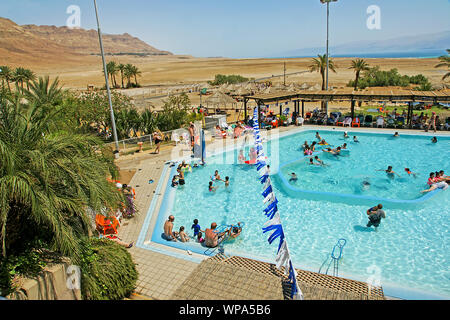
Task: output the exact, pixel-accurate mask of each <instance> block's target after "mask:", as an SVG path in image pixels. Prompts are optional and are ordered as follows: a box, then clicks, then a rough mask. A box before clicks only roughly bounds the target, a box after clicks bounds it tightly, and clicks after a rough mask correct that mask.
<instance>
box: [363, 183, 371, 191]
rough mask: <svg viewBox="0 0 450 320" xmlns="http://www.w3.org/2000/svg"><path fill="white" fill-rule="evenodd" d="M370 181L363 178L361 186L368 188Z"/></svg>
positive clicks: (364, 188)
mask: <svg viewBox="0 0 450 320" xmlns="http://www.w3.org/2000/svg"><path fill="white" fill-rule="evenodd" d="M370 185H371V184H370V182H369V181H367V180H364V181H363V182H361V188H362V189H363V190H364V191H366V190H369V189H370Z"/></svg>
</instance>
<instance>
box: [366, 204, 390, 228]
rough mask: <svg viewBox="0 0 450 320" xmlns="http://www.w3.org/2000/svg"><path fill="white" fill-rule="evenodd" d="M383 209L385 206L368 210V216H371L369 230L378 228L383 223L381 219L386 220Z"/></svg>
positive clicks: (380, 205)
mask: <svg viewBox="0 0 450 320" xmlns="http://www.w3.org/2000/svg"><path fill="white" fill-rule="evenodd" d="M382 208H383V205H382V204H379V205H377V206H375V207H372V208H370V209H369V210H367V215H368V216H369V222H368V223H367V227H368V228H370V227H371V226H374V227H375V228H378V226H379V225H380V223H381V219H385V218H386V213H385V212H384V211H383V210H382Z"/></svg>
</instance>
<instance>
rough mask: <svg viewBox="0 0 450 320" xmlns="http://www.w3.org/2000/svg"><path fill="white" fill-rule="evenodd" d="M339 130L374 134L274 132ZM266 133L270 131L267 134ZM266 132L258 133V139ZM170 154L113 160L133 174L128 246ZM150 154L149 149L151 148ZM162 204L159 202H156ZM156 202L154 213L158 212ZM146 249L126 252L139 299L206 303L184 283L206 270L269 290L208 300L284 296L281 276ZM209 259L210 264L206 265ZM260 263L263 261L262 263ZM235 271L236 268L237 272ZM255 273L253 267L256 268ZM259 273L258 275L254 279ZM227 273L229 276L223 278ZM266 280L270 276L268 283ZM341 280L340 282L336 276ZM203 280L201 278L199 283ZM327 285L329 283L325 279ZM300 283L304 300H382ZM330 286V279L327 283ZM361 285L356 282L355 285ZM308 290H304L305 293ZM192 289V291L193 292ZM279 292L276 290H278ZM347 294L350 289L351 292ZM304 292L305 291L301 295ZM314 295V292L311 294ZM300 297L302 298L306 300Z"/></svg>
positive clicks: (212, 145) (124, 233)
mask: <svg viewBox="0 0 450 320" xmlns="http://www.w3.org/2000/svg"><path fill="white" fill-rule="evenodd" d="M333 128H334V130H338V131H339V130H341V131H344V130H345V131H355V132H357V131H361V132H362V131H367V130H368V129H369V130H373V129H372V128H348V127H347V128H342V127H329V126H309V125H305V126H303V127H294V126H290V127H282V128H280V130H279V132H280V133H283V132H287V131H292V130H298V131H300V130H302V129H303V130H304V129H309V130H330V129H331V130H333ZM376 130H377V132H384V133H393V132H395V131H398V132H400V134H402V133H413V134H418V133H420V134H424V135H429V136H430V139H431V137H432V136H434V135H446V136H448V135H450V132H449V131H438V133H436V134H435V133H433V132H429V133H425V132H423V131H418V130H402V129H386V128H383V129H376ZM269 132H270V131H269ZM265 134H266V132H264V131H263V133H262V135H263V137H264V135H265ZM242 142H243V139H242V138H240V139H238V140H237V141H236V143H242ZM207 144H208V149H209V150H219V148H220V149H222V148H223V146H224V141H222V140H213V141H212V142H208V143H207ZM172 150H173V146H162V147H161V152H160V154H158V155H156V154H151V153H149V152H148V151H147V152H143V153H140V154H139V153H138V154H134V155H127V156H121V158H120V159H118V160H117V161H116V163H117V165H118V167H119V168H120V169H121V170H136V172H135V174H134V176H133V177H132V179H131V181H130V185H131V186H133V187H134V188H135V190H136V201H135V203H136V206H137V209H138V214H137V215H136V216H135V217H134V218H132V219H128V220H127V219H125V220H123V221H122V225H121V227H120V229H119V236H120V237H121V238H122V239H123V240H124V241H127V242H131V241H134V242H135V243H136V241H137V240H138V238H139V235H140V233H141V230H142V227H143V225H144V220H145V218H146V216H147V212H148V210H149V208H150V204H151V202H152V200H153V198H154V196H155V192H156V188H157V185H158V182H159V180H160V179H163V178H166V180H167V177H162V176H161V175H162V172H163V168H164V164H165V162H166V161H169V160H173V159H172ZM152 151H153V150H152ZM149 179H153V180H154V182H153V183H149ZM159 202H161V200H159ZM159 205H160V203H159V204H157V207H156V209H158V206H159ZM148 245H149V248H154V250H148V249H144V248H138V247H136V246H133V248H131V249H129V250H130V253H131V255H132V257H133V260H134V261H135V263H136V264H137V270H138V272H139V278H138V281H137V287H136V294H138V295H139V296H140V297H141V298H143V299H146V298H151V299H162V300H165V299H206V297H211V296H208V295H207V294H206V295H205V293H203V295H202V294H197V295H196V294H194V293H192V292H190V291H189V290H188V288H189V287H190V285H189V283H190V282H191V281H193V280H192V279H197V280H195V281H196V283H198V281H199V280H198V277H199V276H201V277H203V278H204V281H211V279H209V278H208V277H207V275H208V273H207V272H204V270H206V269H208V270H210V272H213V276H214V277H215V278H217V277H219V275H220V277H222V279H223V285H224V286H225V287H226V286H228V283H229V281H234V280H233V277H236V275H239V276H238V277H239V278H240V279H244V278H248V279H249V280H252V281H253V283H259V282H260V281H263V282H264V281H266V282H267V283H269V284H271V283H272V284H275V283H277V284H278V285H271V286H270V288H272V290H271V291H270V292H266V291H267V290H266V289H267V288H266V287H264V288H263V287H261V290H260V291H258V292H259V293H258V292H257V291H254V290H253V289H250V288H251V287H250V286H246V285H245V286H244V287H242V288H243V289H242V288H241V289H242V290H239V289H235V290H231V291H230V290H225V291H223V292H224V294H223V295H217V294H216V295H215V296H212V297H213V298H214V299H229V300H237V299H262V300H263V299H283V297H285V295H286V294H285V292H284V291H283V289H282V287H281V283H282V282H281V278H280V276H279V275H278V279H273V276H268V275H267V274H264V273H262V272H260V271H258V270H251V269H247V270H245V268H244V270H241V269H239V268H241V267H242V266H233V265H230V264H221V263H218V262H217V261H212V262H211V261H209V259H208V260H205V261H203V262H202V263H200V264H199V262H195V261H192V259H182V258H178V257H176V255H175V256H174V255H169V254H165V253H164V250H161V247H162V246H161V245H157V244H152V243H149V244H148ZM167 250H170V251H173V252H177V254H178V255H186V252H183V250H179V249H175V248H170V249H167ZM208 261H209V262H208ZM262 264H264V263H262ZM236 268H238V269H236ZM256 269H257V268H256ZM258 274H259V275H258ZM223 275H228V276H223ZM300 275H301V270H299V276H300ZM268 277H272V278H271V279H269V278H268ZM339 279H342V278H338V280H339ZM202 281H203V280H202ZM330 281H331V280H330ZM299 282H300V283H301V284H303V288H302V290H304V289H305V290H307V291H308V292H310V293H309V294H308V297H309V298H312V299H322V298H323V299H349V298H350V299H368V298H370V297H372V298H373V297H375V298H376V299H379V298H380V297H381V296H379V295H375V296H374V295H371V296H370V295H369V296H367V295H364V294H363V293H361V292H358V291H355V292H347V295H343V294H342V292H343V291H342V289H339V286H338V287H337V288H338V289H337V290H338V291H333V290H331V291H330V289H327V290H325V289H324V288H323V286H322V287H321V286H320V285H319V284H318V285H317V286H314V285H310V284H308V283H307V282H305V281H304V280H303V282H302V280H300V279H299ZM331 282H333V281H331ZM359 285H360V284H359ZM308 288H309V289H308ZM194 289H195V288H194ZM280 290H281V291H280ZM350 291H351V290H350ZM305 292H306V291H305ZM313 292H315V293H313ZM306 296H307V295H306V293H305V297H306Z"/></svg>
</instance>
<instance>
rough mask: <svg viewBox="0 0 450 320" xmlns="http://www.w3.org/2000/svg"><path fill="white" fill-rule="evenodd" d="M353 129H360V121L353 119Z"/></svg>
mask: <svg viewBox="0 0 450 320" xmlns="http://www.w3.org/2000/svg"><path fill="white" fill-rule="evenodd" d="M353 127H358V128H359V127H361V122H360V120H359V118H355V119H354V120H353V121H352V128H353Z"/></svg>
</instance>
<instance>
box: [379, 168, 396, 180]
mask: <svg viewBox="0 0 450 320" xmlns="http://www.w3.org/2000/svg"><path fill="white" fill-rule="evenodd" d="M377 171H384V172H386V174H387V176H388V178H389V179H394V178H395V175H398V176H399V177H400V175H399V174H398V173H397V172H395V171H394V170H392V166H388V168H387V170H383V169H381V170H377Z"/></svg>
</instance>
